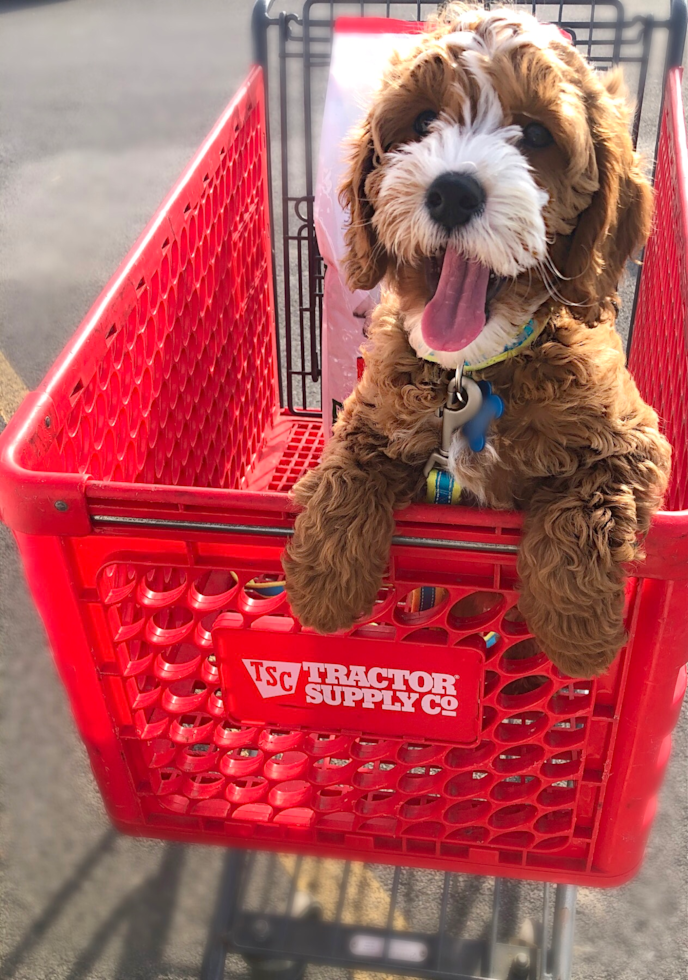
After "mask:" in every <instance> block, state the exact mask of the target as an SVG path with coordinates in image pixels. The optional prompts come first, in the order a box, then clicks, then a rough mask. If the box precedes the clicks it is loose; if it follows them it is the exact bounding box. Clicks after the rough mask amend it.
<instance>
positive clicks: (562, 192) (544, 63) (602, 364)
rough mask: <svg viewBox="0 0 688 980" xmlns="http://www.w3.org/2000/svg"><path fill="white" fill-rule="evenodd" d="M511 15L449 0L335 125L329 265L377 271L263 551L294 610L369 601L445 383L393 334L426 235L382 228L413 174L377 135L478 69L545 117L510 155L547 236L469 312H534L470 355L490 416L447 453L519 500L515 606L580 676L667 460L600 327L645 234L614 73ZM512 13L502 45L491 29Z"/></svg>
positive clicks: (461, 88)
mask: <svg viewBox="0 0 688 980" xmlns="http://www.w3.org/2000/svg"><path fill="white" fill-rule="evenodd" d="M532 25H533V22H532V21H531V20H530V19H529V18H528V17H527V16H525V15H522V14H520V13H518V12H516V11H513V10H511V11H509V10H507V11H502V12H500V11H496V12H495V11H493V12H492V13H490V14H486V13H484V12H483V11H481V10H473V9H470V8H468V7H466V6H465V5H451V6H450V7H449V8H448V9H447V11H446V12H445V14H444V15H443V16H442V19H441V20H440V21H439V22H438V24H437V25H436V26H435V30H434V33H432V34H430V35H427V36H426V37H424V38H423V39H421V40H420V41H419V47H418V51H417V52H416V53H414V54H412V55H411V56H409V57H408V58H406V59H396V60H395V61H393V63H392V64H391V66H390V69H389V71H388V74H387V78H386V81H385V83H384V84H383V87H382V90H381V92H380V93H379V95H378V97H377V99H376V101H375V104H374V105H373V107H372V109H371V111H370V113H369V115H368V118H367V120H366V122H365V124H364V125H363V127H362V129H361V131H360V132H359V133H358V134H357V135H356V136H355V139H354V149H353V152H352V157H351V165H350V169H349V173H348V176H347V178H346V180H345V182H344V185H343V188H342V194H343V197H344V199H345V200H346V202H347V204H348V206H349V209H350V214H351V225H350V227H349V230H348V232H347V245H348V272H349V279H350V284H351V285H352V287H363V288H370V286H372V285H374V284H375V283H376V282H377V281H379V280H380V278H382V277H383V276H384V277H385V285H386V289H385V291H384V293H383V300H382V303H381V305H380V306H379V307H378V309H377V310H376V312H375V314H374V322H373V326H372V329H371V332H370V348H369V350H368V351H367V352H366V354H365V356H366V369H365V373H364V376H363V378H362V380H361V382H360V383H359V385H358V388H357V389H356V391H354V393H353V394H352V395H351V397H350V398H349V399H348V400H347V402H346V404H345V407H344V411H343V413H342V415H341V417H340V419H339V421H338V423H337V425H336V427H335V431H334V435H333V437H332V440H331V441H330V443H329V444H328V446H327V448H326V450H325V453H324V456H323V460H322V463H321V465H320V466H319V467H318V469H317V470H315V471H313V472H311V473H309V474H308V475H307V476H306V477H304V479H303V480H302V481H301V482H300V483H299V484H298V486H297V488H296V492H295V495H296V499H297V500H298V502H299V503H301V504H302V505H303V507H304V511H303V512H302V513H301V514H300V515H299V517H298V518H297V522H296V529H295V536H294V539H293V542H292V544H291V545H290V548H289V551H288V554H287V556H286V558H285V569H286V576H287V590H288V593H289V597H290V601H291V603H292V607H293V609H294V611H295V612H296V614H297V615H298V616H299V618H300V619H301V621H302V622H303V623H304V624H305V625H309V626H313V627H315V628H316V629H318V630H320V631H322V632H330V631H332V630H336V629H343V628H348V627H351V625H352V624H353V623H354V622H355V620H356V619H357V617H359V616H361V615H365V614H367V613H369V612H370V610H371V608H372V605H373V602H374V600H375V596H376V594H377V592H378V589H379V587H380V585H381V583H382V576H383V573H384V570H385V566H386V563H387V560H388V554H389V547H390V542H391V537H392V533H393V527H394V519H393V512H394V510H395V508H398V507H402V506H404V505H406V504H407V503H409V502H410V501H411V500H412V499H414V496H416V495H417V494H418V492H419V490H420V488H421V487H422V485H423V478H422V469H423V466H424V463H425V461H426V459H427V457H428V455H429V454H430V452H431V451H432V450H433V449H435V448H436V446H437V442H438V426H439V421H438V418H437V408H438V407H439V406H440V405H441V404H442V402H443V399H444V393H445V391H446V387H445V386H443V385H442V384H440V383H438V382H439V379H440V373H441V372H440V369H439V367H438V366H437V365H435V366H433V365H431V364H429V363H428V362H426V361H424V360H422V359H421V358H420V357H419V356H418V354H417V352H416V350H414V347H413V346H411V343H410V342H409V339H410V340H411V342H412V343H413V344H414V346H415V345H416V343H417V324H418V322H419V319H420V315H421V313H422V311H423V309H424V307H425V304H426V303H427V302H428V301H429V299H430V298H431V296H432V288H431V286H430V285H429V283H428V279H427V276H426V273H425V265H424V262H425V258H426V254H427V253H425V252H424V251H423V248H424V247H425V245H424V242H425V241H426V239H427V235H426V238H425V239H424V238H423V234H421V233H420V232H419V233H418V235H417V236H416V237H415V238H414V236H413V235H409V234H406V235H405V236H401V237H402V238H403V241H401V239H400V228H401V229H402V230H403V229H404V228H405V227H406V226H404V225H403V215H404V213H405V212H404V207H405V206H406V205H404V204H403V202H404V200H405V195H407V196H408V195H410V194H412V193H414V188H413V187H408V186H407V184H408V181H407V183H406V184H404V183H402V182H401V181H399V182H397V183H395V182H394V169H393V168H394V165H395V160H396V163H397V164H398V163H399V160H400V159H401V158H400V157H399V155H398V153H397V150H398V149H399V147H402V148H403V147H411V148H412V147H413V144H414V142H417V141H418V137H416V136H414V134H413V129H412V122H413V119H414V118H415V116H416V114H417V113H418V111H419V109H422V108H424V107H425V108H430V109H432V110H433V111H436V112H442V113H443V115H442V119H443V120H449V121H450V122H451V124H452V125H456V126H461V125H462V124H463V123H462V120H463V119H464V117H467V116H470V111H469V110H468V109H467V105H468V104H469V103H472V104H473V106H474V109H473V110H471V111H475V105H476V104H477V102H476V100H478V99H479V98H480V91H479V89H480V88H481V86H482V87H483V88H485V87H488V86H489V87H491V88H492V89H493V90H494V92H496V94H497V96H498V98H499V104H500V107H501V111H502V113H503V116H504V125H512V124H518V125H522V126H523V125H525V124H526V122H524V120H525V121H527V120H529V119H537V120H539V121H540V122H542V123H543V124H544V123H546V125H547V127H548V128H549V130H550V131H551V132H552V134H553V136H554V137H555V140H554V143H553V144H552V145H551V146H549V147H547V148H546V149H544V150H542V151H541V152H530V151H528V161H529V167H530V171H529V172H530V173H531V174H532V175H533V179H534V180H535V181H536V183H537V185H538V186H539V187H541V188H543V189H545V190H546V191H547V194H548V195H549V196H548V200H547V203H546V205H544V206H543V209H542V216H543V218H544V225H545V228H546V233H547V242H548V247H547V255H546V256H545V258H544V259H540V260H538V261H537V262H535V261H530V260H528V261H526V262H524V263H522V265H523V268H522V271H521V272H519V273H518V274H516V275H513V276H512V277H511V279H509V280H508V281H507V282H506V284H505V285H504V287H503V288H502V289H501V291H500V292H499V293H498V295H497V297H496V299H494V300H493V301H492V304H491V306H490V318H491V319H490V320H489V323H488V327H489V326H490V324H493V323H497V322H499V323H502V324H504V323H506V324H507V325H508V324H512V325H513V329H514V332H517V330H518V328H520V326H521V325H522V324H523V323H524V322H525V321H526V320H527V319H528V318H529V317H531V316H532V317H533V318H534V320H535V322H536V324H537V325H538V326H539V327H541V328H542V332H541V333H540V335H539V338H538V340H537V341H536V342H535V343H534V344H533V345H532V347H530V348H528V349H525V350H522V351H521V352H520V353H519V354H518V355H516V356H514V357H512V358H511V359H509V360H507V361H504V362H502V363H500V364H497V365H495V366H493V367H490V368H488V369H485V370H484V371H482V372H480V374H479V375H478V376H479V377H482V378H485V379H486V380H489V381H490V382H491V384H492V386H493V388H494V390H495V391H496V392H497V393H498V394H499V395H500V396H501V397H502V399H503V400H504V404H505V409H504V414H503V416H502V417H501V419H499V420H498V421H497V422H495V423H493V426H492V428H491V431H490V434H489V443H488V449H487V450H485V451H483V452H481V453H479V454H476V453H473V452H472V451H471V450H470V449H469V448H468V446H467V445H466V444H465V443H464V442H463V440H462V439H461V437H460V436H459V437H458V438H457V439H456V440H455V442H454V444H453V445H452V451H451V454H450V461H451V466H452V469H453V472H454V474H455V476H456V477H457V479H458V481H459V483H460V484H461V486H462V487H463V488H464V489H465V491H466V493H467V497H468V499H469V500H470V499H471V498H472V499H473V501H474V502H475V503H478V504H481V505H485V506H489V507H493V508H502V509H511V508H516V509H523V510H525V511H526V512H527V514H526V518H525V523H524V530H523V538H522V543H521V548H520V556H519V572H520V576H521V582H522V594H521V597H520V600H519V608H520V610H521V612H522V613H523V615H524V616H525V617H526V619H527V622H528V624H529V627H530V629H531V631H532V632H534V634H535V635H536V637H537V639H538V640H539V642H540V643H541V644H542V649H543V650H544V651H545V652H546V653H547V654H548V655H549V656H550V658H551V659H552V660H553V661H554V662H555V663H556V664H557V666H558V667H559V668H560V669H561V670H562V671H563V672H565V673H567V674H570V675H574V676H591V675H593V674H597V673H600V672H601V671H603V670H605V669H606V668H607V667H608V665H609V664H610V662H611V661H612V660H613V658H614V656H615V655H616V653H617V652H618V650H619V649H620V648H621V646H622V645H623V643H624V627H623V612H624V590H625V570H624V569H625V566H626V565H627V563H628V562H631V561H634V560H637V559H639V558H640V557H641V550H640V545H639V543H638V542H639V540H640V539H641V538H642V536H643V535H644V534H645V533H646V532H647V530H648V528H649V526H650V522H651V519H652V515H653V514H654V513H655V511H656V510H657V509H658V508H659V507H660V506H661V502H662V497H663V494H664V492H665V489H666V485H667V479H668V473H669V464H670V449H669V446H668V444H667V442H666V440H665V439H664V438H663V437H662V436H661V435H660V433H659V428H658V421H657V417H656V414H655V413H654V411H653V410H652V409H651V408H649V407H648V406H647V405H646V404H645V403H644V402H643V401H642V399H641V398H640V396H639V394H638V391H637V389H636V387H635V384H634V382H633V380H632V378H631V377H630V375H629V373H628V371H627V370H626V368H625V366H624V358H623V353H622V348H621V342H620V339H619V337H618V335H617V334H616V332H615V330H614V317H615V310H616V303H617V297H616V288H617V283H618V280H619V278H620V276H621V274H622V272H623V268H624V265H625V262H626V261H627V259H628V258H629V256H630V255H631V254H632V253H633V252H634V251H635V250H636V249H637V248H638V247H640V246H641V245H642V243H643V242H644V240H645V238H646V237H647V235H648V233H649V229H650V221H651V192H650V188H649V185H648V183H647V181H646V180H645V178H644V177H643V175H642V171H641V167H640V163H639V160H638V157H637V155H636V154H635V152H634V150H633V147H632V144H631V140H630V137H629V134H628V129H627V108H626V106H625V103H624V101H623V98H622V88H621V82H620V78H619V76H618V75H617V74H616V73H612V74H610V75H608V76H607V77H606V78H605V79H603V78H601V77H600V76H598V75H597V74H596V73H595V72H594V71H593V70H592V69H591V68H590V67H589V66H588V65H587V64H586V62H585V61H584V60H583V59H582V58H581V57H580V55H579V54H578V53H577V52H576V51H575V49H574V48H573V47H572V46H571V45H569V44H567V43H566V42H565V41H563V40H557V38H556V37H554V38H550V39H549V40H548V42H547V43H546V44H544V43H540V42H538V43H533V44H531V43H530V41H529V38H530V34H529V33H528V32H531V33H532V32H533V26H532ZM457 27H459V28H461V29H462V30H464V31H467V30H468V31H472V32H474V33H475V34H476V36H479V37H480V38H481V39H483V40H484V47H485V51H486V52H488V53H487V54H485V56H484V57H483V56H482V55H479V56H476V57H478V58H479V59H482V60H481V61H480V65H481V67H480V72H479V74H478V75H475V77H474V74H472V73H471V72H470V71H466V70H465V68H464V67H463V61H462V57H463V56H462V55H461V53H460V52H459V54H457V53H456V51H453V50H452V49H451V48H450V47H449V46H448V45H445V44H444V43H443V37H444V36H445V35H446V34H449V33H452V32H453V31H455V30H456V29H457ZM519 32H522V35H523V38H522V40H523V43H520V42H519V43H518V44H516V45H515V46H514V45H512V44H510V40H509V39H510V38H512V37H515V38H517V39H518V38H519ZM505 39H506V40H505ZM480 43H483V42H482V41H481V42H480ZM476 79H477V80H476ZM443 125H444V123H443ZM446 125H449V123H446ZM402 152H403V150H402ZM524 152H525V151H524ZM395 153H396V157H395ZM404 159H406V158H404ZM402 162H403V161H402ZM390 174H391V175H392V176H391V177H390ZM390 187H391V188H392V190H393V191H394V193H392V194H391V195H390ZM421 190H422V187H421ZM409 200H410V198H409ZM407 212H408V207H407ZM409 213H410V212H409ZM400 221H401V222H402V224H400ZM408 227H411V226H408ZM555 277H556V278H555ZM414 324H415V325H416V327H414ZM414 329H416V333H414ZM449 366H450V364H449V363H445V367H449ZM445 379H446V376H445Z"/></svg>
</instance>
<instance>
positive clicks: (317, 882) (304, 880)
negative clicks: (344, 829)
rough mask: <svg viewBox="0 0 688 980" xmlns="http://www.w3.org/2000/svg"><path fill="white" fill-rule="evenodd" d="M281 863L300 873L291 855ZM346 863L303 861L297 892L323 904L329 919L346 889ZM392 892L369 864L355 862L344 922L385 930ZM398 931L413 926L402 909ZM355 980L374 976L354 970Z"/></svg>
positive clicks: (386, 979)
mask: <svg viewBox="0 0 688 980" xmlns="http://www.w3.org/2000/svg"><path fill="white" fill-rule="evenodd" d="M279 858H280V862H281V863H282V866H283V868H284V870H285V871H286V872H287V874H288V875H290V876H293V875H294V873H295V871H296V858H295V857H294V856H293V855H291V854H280V856H279ZM343 874H344V862H343V861H337V860H334V859H332V858H311V857H306V858H303V860H302V861H301V867H300V869H299V876H298V878H297V879H296V889H297V891H299V892H303V893H306V894H307V895H308V896H310V898H312V899H314V900H315V901H317V902H319V903H320V905H322V909H323V914H324V917H325V918H326V919H333V918H334V915H335V912H336V909H337V904H338V902H339V894H340V890H341V887H342V878H343ZM390 899H391V896H390V893H389V892H388V891H387V889H386V888H384V887H383V886H382V885H381V884H380V882H379V881H378V879H377V878H376V877H375V875H374V874H373V872H372V871H371V870H370V869H369V868H368V867H366V865H365V864H360V863H358V862H353V863H352V864H351V867H350V870H349V879H348V882H347V888H346V902H345V903H344V908H343V909H342V922H344V923H347V924H350V925H355V924H359V925H361V928H362V930H365V927H366V926H368V927H373V928H375V927H379V928H385V927H386V926H387V916H388V913H389V903H390ZM392 924H393V927H394V929H397V930H401V931H406V930H408V928H409V925H408V923H407V921H406V919H405V918H404V916H403V915H402V913H401V912H399V910H398V909H395V911H394V919H393V923H392ZM352 975H353V977H354V978H355V980H370V973H368V972H367V971H363V970H353V971H352ZM375 976H376V977H377V980H391V976H390V975H389V974H386V973H376V974H375Z"/></svg>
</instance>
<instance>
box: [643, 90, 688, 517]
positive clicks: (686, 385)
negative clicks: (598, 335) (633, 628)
mask: <svg viewBox="0 0 688 980" xmlns="http://www.w3.org/2000/svg"><path fill="white" fill-rule="evenodd" d="M680 86H681V78H680V74H679V73H678V72H674V73H672V75H671V77H670V79H669V85H668V89H667V98H666V100H665V106H664V113H663V115H662V122H661V132H660V139H659V145H658V152H657V166H656V171H655V194H656V208H655V231H654V234H653V236H652V238H651V240H650V242H649V244H648V246H647V248H646V250H645V256H644V260H643V274H642V277H641V280H640V287H639V291H638V302H637V306H636V311H635V320H634V330H633V338H632V344H631V351H630V358H629V367H630V369H631V371H632V372H633V376H634V378H635V380H636V382H637V384H638V388H639V390H640V393H641V395H642V396H643V398H645V399H646V400H647V401H648V402H649V403H650V404H651V405H653V406H654V407H655V408H656V409H657V412H658V413H659V416H660V418H661V420H662V425H663V427H664V431H665V433H666V435H667V437H668V439H669V440H670V442H671V444H672V446H673V447H674V458H673V463H672V481H671V488H670V490H669V495H668V497H667V502H666V507H667V510H684V509H685V508H687V507H688V404H687V397H686V396H687V393H688V359H687V358H686V350H687V349H688V347H687V345H688V271H687V269H686V256H687V255H688V213H687V210H686V203H685V195H686V189H687V188H688V170H687V169H686V153H685V146H686V124H685V118H684V115H683V105H682V101H681V88H680Z"/></svg>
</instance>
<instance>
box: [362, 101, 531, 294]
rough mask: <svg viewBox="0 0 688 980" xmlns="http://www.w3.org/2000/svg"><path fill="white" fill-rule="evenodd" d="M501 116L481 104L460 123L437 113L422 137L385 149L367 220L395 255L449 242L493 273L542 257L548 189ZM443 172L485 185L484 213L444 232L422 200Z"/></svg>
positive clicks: (512, 271)
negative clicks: (370, 219) (370, 216)
mask: <svg viewBox="0 0 688 980" xmlns="http://www.w3.org/2000/svg"><path fill="white" fill-rule="evenodd" d="M481 101H482V100H481ZM484 101H485V103H488V100H487V99H485V100H484ZM495 101H496V97H495ZM500 123H501V109H499V108H498V105H494V103H493V104H491V105H489V104H488V105H487V106H486V107H482V111H479V112H478V113H476V118H475V119H474V120H469V121H468V123H467V124H466V125H462V126H459V125H457V124H456V123H454V122H451V121H449V120H446V119H441V120H439V121H438V122H436V123H434V124H433V126H432V129H431V132H430V133H429V134H428V135H427V136H426V137H425V138H424V139H423V140H421V141H420V142H418V143H410V144H406V145H404V146H402V147H400V148H399V149H398V150H395V151H393V152H392V153H390V154H389V155H388V158H387V160H386V161H385V174H384V176H383V178H382V181H381V184H380V193H379V196H378V200H377V203H376V211H375V217H374V219H373V222H374V224H375V225H376V230H377V232H378V235H379V236H380V237H381V239H382V240H383V241H384V243H385V245H386V246H387V247H388V248H391V250H392V251H393V252H394V254H395V255H396V256H397V257H398V258H399V259H400V260H401V261H402V262H403V261H412V260H413V258H414V257H415V256H417V255H419V254H421V255H433V254H436V253H437V252H439V251H440V250H441V249H442V248H443V247H444V246H446V244H447V242H448V241H452V242H453V243H454V244H455V245H456V247H457V248H458V249H459V251H461V252H462V253H463V254H464V255H465V256H466V257H467V258H470V259H476V260H477V261H478V262H482V263H483V265H486V266H488V267H489V268H491V269H493V270H494V271H495V272H496V273H497V274H498V275H500V276H517V275H519V274H520V273H521V272H524V271H525V270H526V269H529V268H532V267H533V266H535V265H537V263H538V262H539V261H540V260H541V259H543V258H544V257H545V255H546V252H547V233H546V228H545V221H544V218H543V214H542V209H543V208H544V206H545V205H546V203H547V201H548V199H549V198H548V195H547V192H546V191H544V190H542V189H541V188H540V187H538V185H537V184H536V183H535V180H534V178H533V174H532V171H531V168H530V165H529V163H528V161H527V160H526V158H525V156H524V155H523V154H522V153H521V152H520V151H519V150H518V149H517V147H516V146H515V145H514V144H515V143H516V142H518V140H520V139H521V137H522V132H521V129H520V127H519V126H501V125H500ZM448 171H453V172H456V173H467V174H471V175H472V176H474V177H475V178H476V179H477V180H478V181H479V182H480V183H481V184H482V186H483V189H484V191H485V208H484V210H483V212H482V213H480V214H477V215H476V216H475V217H473V218H472V219H471V220H470V221H469V222H468V223H467V224H466V225H463V226H461V227H459V228H456V229H454V231H452V232H451V233H448V232H447V231H446V230H445V229H444V228H442V227H441V226H440V225H438V224H436V223H435V222H434V221H433V220H432V218H431V217H430V213H429V212H428V209H427V207H426V204H425V197H426V194H427V191H428V188H429V187H430V185H431V184H432V182H433V181H434V180H435V178H436V177H439V176H440V175H441V174H444V173H447V172H448ZM381 218H382V220H380V219H381ZM383 228H384V233H383V232H382V229H383Z"/></svg>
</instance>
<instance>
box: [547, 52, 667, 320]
mask: <svg viewBox="0 0 688 980" xmlns="http://www.w3.org/2000/svg"><path fill="white" fill-rule="evenodd" d="M588 114H589V122H590V130H591V136H592V140H593V145H594V164H593V166H595V167H596V169H597V173H598V178H599V189H598V190H597V191H596V192H595V194H594V195H593V199H592V201H591V203H590V205H589V206H588V207H587V208H586V210H585V211H584V212H583V213H582V214H581V215H580V217H579V219H578V224H577V226H576V229H575V231H574V233H573V237H572V240H571V246H570V250H569V255H568V260H567V263H566V266H565V269H564V272H565V275H566V277H567V279H568V280H569V281H568V282H567V283H566V287H565V288H564V289H563V290H562V291H563V292H564V293H565V294H566V296H567V297H568V298H569V299H571V300H572V301H573V302H574V303H578V304H581V306H580V310H579V316H580V317H581V319H584V320H588V321H589V322H593V321H594V320H596V319H597V318H598V317H599V312H600V308H601V306H602V305H604V303H605V301H609V300H610V299H612V298H613V297H614V296H615V294H616V290H617V286H618V283H619V280H620V279H621V276H622V274H623V271H624V267H625V265H626V262H627V261H628V259H629V258H631V256H633V255H634V254H635V253H637V252H638V251H639V249H640V248H642V246H643V245H644V244H645V241H646V239H647V237H648V235H649V233H650V227H651V222H652V190H651V188H650V184H649V182H648V180H647V178H646V177H645V175H644V174H643V172H642V169H641V165H640V158H639V156H638V154H637V153H636V152H635V151H634V149H633V144H632V142H631V137H630V134H629V131H628V126H627V114H628V110H627V105H626V102H625V87H624V84H623V80H622V77H621V73H620V72H618V71H613V72H609V73H608V74H607V77H605V78H603V79H602V91H601V92H598V93H597V94H596V96H593V97H592V98H591V99H590V102H589V107H588Z"/></svg>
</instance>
